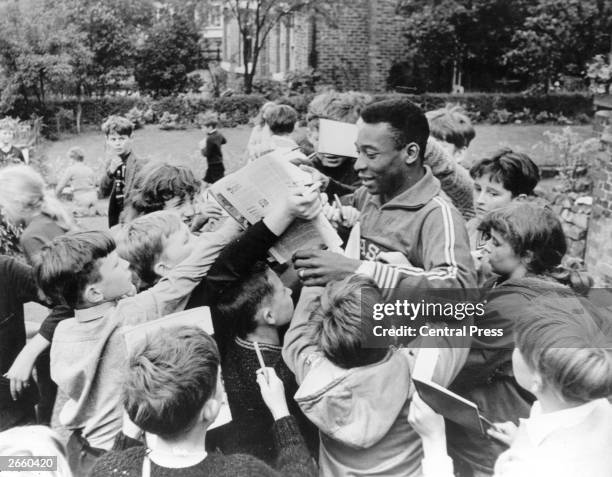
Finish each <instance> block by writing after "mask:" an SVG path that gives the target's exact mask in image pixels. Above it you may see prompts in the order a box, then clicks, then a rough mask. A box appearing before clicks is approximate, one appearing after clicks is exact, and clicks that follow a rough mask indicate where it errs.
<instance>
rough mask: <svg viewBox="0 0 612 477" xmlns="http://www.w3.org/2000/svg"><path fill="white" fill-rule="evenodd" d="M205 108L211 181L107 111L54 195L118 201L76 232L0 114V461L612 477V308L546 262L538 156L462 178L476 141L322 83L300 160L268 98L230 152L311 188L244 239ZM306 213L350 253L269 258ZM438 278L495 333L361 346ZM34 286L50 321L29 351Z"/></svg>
mask: <svg viewBox="0 0 612 477" xmlns="http://www.w3.org/2000/svg"><path fill="white" fill-rule="evenodd" d="M199 120H200V122H201V124H202V126H203V128H204V129H205V132H206V137H205V138H204V139H203V140H202V142H201V143H200V145H199V146H200V150H201V152H202V155H203V156H204V157H205V158H206V162H207V169H206V174H205V177H204V178H203V179H200V178H199V177H197V176H196V175H195V174H194V172H193V171H192V170H191V169H190V168H188V167H185V166H178V165H173V164H169V163H146V162H145V161H144V160H142V159H140V158H139V157H138V156H137V155H136V154H135V153H134V151H133V147H132V141H133V133H134V131H133V126H132V124H131V123H130V122H129V121H128V120H127V119H125V118H123V117H119V116H111V117H110V118H108V120H107V121H105V123H104V124H103V125H102V131H103V133H104V136H105V141H106V143H105V144H106V152H107V155H108V157H107V158H106V163H105V167H104V171H103V174H102V177H100V178H99V177H95V175H94V173H93V171H92V170H91V169H90V168H89V167H87V166H86V165H85V164H84V163H83V158H84V152H83V151H82V150H80V149H79V148H73V149H71V150H70V151H69V154H68V155H69V157H70V159H71V160H72V163H71V165H70V166H69V167H68V168H67V169H66V170H65V171H64V174H63V175H62V176H61V177H60V180H59V182H58V183H57V185H56V187H55V192H56V195H57V196H61V195H62V193H63V192H64V191H65V190H66V188H69V189H70V191H71V195H72V198H73V201H74V202H75V204H76V206H77V208H76V209H75V214H74V215H77V216H79V215H81V214H91V213H95V211H96V207H97V206H96V204H97V200H98V192H97V191H98V189H99V191H100V193H101V195H107V196H109V206H108V225H109V229H105V230H82V228H80V227H79V225H78V223H77V221H75V219H74V217H73V214H71V213H68V212H66V209H65V207H64V206H63V204H62V202H61V201H60V200H58V199H57V197H56V196H55V195H54V194H52V193H50V192H49V190H48V187H47V185H46V184H45V182H44V179H43V178H42V176H40V174H39V173H38V172H36V171H35V170H34V169H32V168H31V167H29V166H27V165H25V164H23V160H22V157H23V156H20V154H17V152H19V151H18V150H17V152H15V151H13V149H14V148H13V146H12V143H11V140H12V134H13V132H12V130H11V125H10V123H8V122H0V151H1V153H2V155H0V211H1V212H2V216H3V217H5V219H6V220H7V221H8V222H9V223H10V224H11V226H14V227H16V228H17V229H19V230H21V231H22V232H21V237H20V246H21V249H22V252H23V257H24V259H23V260H21V259H20V258H19V257H8V256H1V257H0V372H1V377H0V431H3V432H0V454H6V455H23V456H26V455H33V456H35V455H37V454H41V455H42V453H44V454H45V455H55V456H57V457H58V465H57V469H56V470H55V471H54V472H55V474H51V475H57V476H76V477H79V476H87V475H91V476H96V477H97V476H111V475H117V476H140V475H142V476H212V475H215V476H230V475H231V476H252V475H257V476H298V477H299V476H315V475H320V476H325V477H327V476H347V477H348V476H355V477H356V476H364V477H365V476H398V477H400V476H419V475H423V476H426V477H447V476H450V475H459V476H461V477H469V476H493V475H495V476H497V477H502V476H519V475H520V476H544V475H555V476H568V477H569V476H577V475H582V474H583V475H588V476H594V477H604V476H609V475H612V454H610V452H609V450H610V448H611V446H612V405H611V404H610V398H611V397H612V334H611V331H612V319H611V318H610V316H609V314H606V313H605V312H602V309H605V307H603V308H602V306H601V303H599V305H597V304H593V303H592V302H591V301H590V300H589V294H590V292H591V290H590V288H591V286H592V281H591V279H590V278H589V277H588V276H587V275H586V274H584V273H578V272H568V271H565V270H564V269H563V268H562V260H563V257H564V256H565V254H566V251H567V245H566V239H565V235H564V232H563V228H562V226H561V222H560V220H559V218H558V217H557V216H556V215H555V214H554V212H553V211H552V210H551V209H550V208H549V207H548V206H547V204H545V203H544V201H543V200H541V199H539V198H537V197H535V189H536V186H537V185H538V182H539V180H540V173H539V169H538V167H537V165H536V164H535V163H534V162H533V161H532V160H531V158H530V157H529V156H527V155H526V154H524V153H521V152H517V151H513V150H510V149H502V150H500V151H497V152H495V153H493V154H491V155H490V156H489V157H486V158H482V159H480V160H477V161H475V162H474V163H473V164H471V167H470V168H469V169H467V168H466V166H467V162H466V159H465V152H466V149H467V148H468V147H469V145H470V142H471V141H472V140H473V139H474V137H475V131H474V128H473V127H472V126H471V124H470V121H469V119H468V118H467V116H466V115H465V114H463V113H462V112H461V111H460V110H458V109H457V108H443V109H441V110H437V111H433V112H429V113H427V114H425V113H424V112H423V111H422V110H421V109H420V108H419V107H418V106H417V105H415V104H413V103H411V102H410V101H408V100H405V99H391V100H385V101H374V100H373V98H371V97H370V96H368V95H366V94H361V93H354V92H347V93H338V92H333V91H330V92H326V93H323V94H321V95H318V96H317V97H315V98H314V100H313V101H312V103H311V104H310V106H309V109H308V115H307V118H306V122H305V124H304V125H305V128H306V132H307V134H306V137H307V139H308V141H309V143H310V146H311V147H312V150H313V151H314V152H312V153H308V152H309V150H308V149H303V148H302V147H301V146H300V143H301V140H299V139H297V136H295V131H296V127H297V123H298V114H297V112H296V111H295V110H294V109H293V108H292V107H291V106H288V105H285V104H276V103H266V104H264V106H263V107H262V108H261V111H260V114H259V115H258V118H256V125H255V129H254V130H253V133H252V135H251V138H250V139H249V144H248V146H247V147H246V150H245V159H246V162H247V163H248V162H252V161H265V160H267V159H266V156H267V154H268V153H270V152H272V153H273V154H274V157H275V158H276V159H277V160H281V161H286V162H287V163H291V164H294V165H295V166H296V167H299V168H300V169H301V171H302V173H307V175H308V176H309V177H310V180H309V181H307V183H306V184H299V185H297V186H296V187H295V188H294V190H292V192H291V193H290V194H289V195H288V196H285V197H281V196H279V197H278V200H277V201H276V202H275V203H273V204H270V207H269V208H268V209H267V212H266V213H265V215H264V216H263V217H262V218H261V220H259V221H258V222H256V223H253V224H252V225H250V226H249V227H247V228H246V230H244V229H243V228H242V227H241V226H240V225H239V224H238V222H237V221H235V220H233V219H232V218H231V217H230V215H229V214H228V213H227V212H226V211H225V210H224V209H223V208H222V207H221V205H224V204H221V205H220V204H219V203H218V202H217V201H216V200H215V198H214V196H213V194H209V193H208V192H209V190H208V189H209V188H210V187H211V185H212V184H214V183H216V182H218V181H220V180H222V179H223V177H224V175H225V173H226V169H225V165H224V163H223V153H222V146H223V144H225V143H226V139H225V137H224V136H223V135H222V134H221V133H220V132H219V131H218V130H217V127H218V124H219V118H218V117H217V115H216V114H213V113H206V114H204V115H202V116H200V117H199ZM337 131H344V132H345V135H342V134H337V133H336V135H335V136H334V134H335V132H337ZM349 136H350V137H349ZM330 138H332V140H330ZM291 167H294V166H291ZM313 220H323V221H326V220H327V221H329V222H330V223H331V224H332V226H333V227H335V228H336V230H337V232H338V234H339V236H340V237H341V238H342V240H343V241H344V242H345V244H346V243H347V242H349V241H350V240H351V238H352V237H353V236H354V235H355V233H356V234H357V236H356V238H357V241H358V242H359V247H358V248H359V252H358V253H357V254H350V253H348V247H347V253H345V254H342V253H340V252H339V251H337V250H325V249H320V248H310V249H301V250H295V251H294V254H293V257H292V258H291V260H290V261H289V263H286V264H281V263H278V262H277V261H275V260H273V259H271V258H270V255H269V250H270V248H271V247H273V246H274V245H275V244H276V243H277V242H278V240H279V237H281V236H282V235H283V234H284V233H285V231H286V230H287V229H288V228H290V227H292V224H294V222H295V221H298V222H300V223H303V222H305V221H313ZM432 289H434V290H438V291H444V290H452V291H453V292H454V293H455V295H453V296H455V297H460V299H466V300H467V299H468V297H471V298H473V297H474V296H476V295H477V297H476V298H475V299H476V300H479V301H480V302H481V303H483V307H484V308H483V309H484V317H483V318H480V319H479V320H480V321H482V322H484V325H482V327H483V329H487V328H488V329H495V330H498V331H499V332H498V333H482V334H480V333H478V334H476V335H471V336H452V334H451V335H448V334H444V333H437V334H435V335H430V338H431V339H429V338H425V337H423V336H418V337H415V338H411V339H406V340H398V339H396V338H393V336H394V335H393V334H391V337H389V339H388V340H386V341H384V343H383V345H380V343H378V344H374V342H373V341H372V331H371V330H372V328H373V326H374V324H375V323H374V321H375V320H376V318H374V317H373V315H372V314H371V313H368V311H367V310H372V309H374V308H376V306H378V305H381V304H385V305H386V304H391V303H394V302H395V300H398V299H400V298H405V297H411V298H412V299H415V300H418V299H420V298H423V297H424V296H425V295H424V294H423V293H424V290H432ZM32 301H34V302H38V303H40V304H42V305H44V306H46V307H48V308H49V314H48V316H47V318H46V319H45V320H44V321H43V323H42V325H41V326H40V329H38V330H37V331H35V332H33V333H32V334H31V336H30V339H29V340H28V339H27V335H26V327H25V322H24V308H23V307H24V304H26V303H28V302H32ZM203 306H204V307H207V308H208V310H209V311H210V317H211V323H212V329H213V330H214V334H212V335H211V334H208V333H207V332H205V331H204V330H203V329H201V328H200V327H195V326H188V325H182V326H174V327H170V328H164V329H163V330H162V329H159V330H158V331H157V332H156V333H149V334H146V336H144V337H143V339H141V341H140V342H139V344H138V345H136V346H135V347H134V346H130V347H128V344H127V342H126V336H127V335H126V333H127V332H128V331H129V329H130V328H131V327H134V326H136V325H144V324H150V323H151V322H153V321H155V320H157V319H160V318H162V317H164V316H167V315H170V314H173V313H175V312H181V311H183V310H195V312H197V313H202V314H203V313H204V311H202V310H203V309H202V308H200V307H203ZM364 310H366V311H365V312H364ZM202 316H203V315H202ZM467 321H469V320H467ZM467 321H466V322H467ZM402 324H404V323H402ZM469 324H470V325H475V324H478V325H481V323H475V322H473V321H470V323H469ZM429 326H431V327H432V328H434V329H437V330H438V331H439V330H440V329H442V328H443V327H441V324H440V323H429ZM474 327H475V328H477V327H476V326H474ZM209 331H210V330H209ZM397 336H399V335H397ZM432 349H433V350H434V351H435V352H429V351H427V350H432ZM422 376H425V378H426V379H428V380H430V381H433V382H434V383H436V384H437V385H440V386H442V387H444V388H447V389H449V390H450V391H453V392H455V393H457V394H458V395H460V396H462V397H463V398H465V399H467V400H469V401H471V402H473V403H474V404H475V405H477V406H478V409H479V412H480V413H481V415H482V416H483V417H486V418H488V420H489V421H487V422H489V425H488V427H487V429H486V433H485V432H477V431H476V430H475V429H471V428H469V427H466V426H465V425H462V424H460V423H458V422H456V420H453V419H452V418H449V419H447V420H446V422H445V419H444V417H443V416H442V415H440V414H437V413H436V412H435V411H434V410H433V409H432V408H431V407H429V405H428V403H427V402H426V399H425V397H423V396H421V395H420V394H419V393H418V392H417V391H416V390H415V386H414V385H413V380H412V378H413V377H414V378H416V377H418V378H419V379H421V377H422ZM56 392H57V399H56ZM54 402H55V404H56V408H57V409H56V419H54V422H52V421H51V409H52V407H53V403H54ZM225 408H228V409H229V413H230V414H231V420H230V421H229V422H227V423H225V424H222V425H217V423H216V421H217V419H218V417H219V416H220V415H222V414H223V412H224V411H223V409H225ZM438 411H439V412H442V413H443V414H444V411H445V410H444V409H438ZM446 417H448V416H446ZM36 423H38V424H39V425H38V426H37V425H34V424H36ZM50 425H52V426H53V427H56V428H57V429H58V430H60V431H61V432H62V433H63V435H65V436H66V439H64V440H62V439H61V438H60V437H59V436H58V435H56V434H55V433H54V431H52V430H51V429H49V428H48V427H44V426H50ZM24 435H29V436H31V438H30V442H28V441H27V439H24V437H23V436H24Z"/></svg>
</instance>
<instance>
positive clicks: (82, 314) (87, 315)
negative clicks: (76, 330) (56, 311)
mask: <svg viewBox="0 0 612 477" xmlns="http://www.w3.org/2000/svg"><path fill="white" fill-rule="evenodd" d="M114 307H115V302H114V301H113V302H111V301H107V302H104V303H101V304H99V305H96V306H92V307H89V308H81V309H79V310H74V317H75V318H76V320H77V321H78V322H79V323H86V322H88V321H94V320H97V319H99V318H102V317H104V316H105V315H106V313H107V312H108V311H109V310H111V309H113V308H114Z"/></svg>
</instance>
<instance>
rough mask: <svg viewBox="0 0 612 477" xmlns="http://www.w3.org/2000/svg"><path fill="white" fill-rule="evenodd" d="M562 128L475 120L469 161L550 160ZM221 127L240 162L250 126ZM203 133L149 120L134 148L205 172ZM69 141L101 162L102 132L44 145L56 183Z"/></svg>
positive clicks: (228, 151) (229, 164)
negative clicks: (514, 152)
mask: <svg viewBox="0 0 612 477" xmlns="http://www.w3.org/2000/svg"><path fill="white" fill-rule="evenodd" d="M561 129H562V127H561V126H553V125H514V124H512V125H477V126H476V138H475V139H474V141H473V142H472V144H471V145H470V148H469V150H468V156H467V158H468V160H469V161H473V160H476V159H479V158H482V157H485V156H486V155H487V154H489V153H491V152H492V151H494V150H496V149H498V148H499V147H502V146H510V147H512V148H515V149H519V150H521V151H523V152H526V153H528V154H529V155H530V156H531V157H532V158H533V159H534V161H535V162H537V163H538V164H540V165H544V164H551V163H553V164H554V158H553V157H551V156H550V153H549V152H547V151H545V150H544V149H545V148H543V147H542V143H543V142H544V141H545V139H546V138H545V137H544V135H543V133H544V132H545V131H560V130H561ZM574 129H575V130H576V131H578V132H579V133H580V134H581V135H584V136H589V135H590V134H591V131H592V127H591V126H574ZM221 131H222V132H223V134H224V135H225V137H226V138H227V145H225V146H224V148H223V156H224V161H225V167H226V170H227V171H228V172H232V171H234V170H236V169H237V168H239V167H240V166H242V165H243V164H244V149H245V147H246V143H247V141H248V138H249V134H250V128H249V127H248V126H239V127H236V128H231V129H222V130H221ZM203 137H204V135H203V133H202V132H201V131H200V130H198V129H187V130H184V131H162V130H160V129H159V128H158V127H157V126H147V127H145V128H144V129H141V130H138V131H136V133H135V135H134V150H135V151H136V152H137V153H138V154H139V155H140V156H143V157H147V158H150V159H151V160H156V161H170V162H173V163H177V164H184V165H188V166H190V167H192V168H193V170H194V171H195V172H196V174H198V175H199V176H200V177H204V172H205V169H206V166H205V162H204V158H203V157H202V156H201V154H200V151H199V150H198V143H199V141H200V140H201V139H202V138H203ZM73 146H79V147H81V148H82V149H83V150H84V152H85V157H86V158H87V159H86V161H87V162H88V164H90V165H91V166H92V167H94V168H95V169H98V170H100V171H101V169H102V166H103V164H104V138H103V136H102V134H101V133H100V132H99V131H88V132H85V133H83V134H81V135H79V136H70V137H66V138H64V139H62V140H60V141H56V142H48V143H46V144H45V145H44V146H43V153H44V154H45V155H46V159H45V166H46V169H47V179H48V181H49V182H51V183H54V182H55V181H56V180H57V177H56V176H57V174H58V171H61V170H62V169H63V168H64V167H65V166H66V165H67V164H68V161H67V159H66V153H67V151H68V149H70V148H71V147H73Z"/></svg>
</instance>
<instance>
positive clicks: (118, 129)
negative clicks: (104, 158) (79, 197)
mask: <svg viewBox="0 0 612 477" xmlns="http://www.w3.org/2000/svg"><path fill="white" fill-rule="evenodd" d="M102 131H103V132H104V136H105V137H106V147H107V151H108V153H109V156H110V158H109V160H108V163H107V164H106V170H105V172H106V173H105V174H104V177H102V181H101V183H100V191H101V193H102V196H104V197H106V196H108V195H110V198H109V201H108V226H109V227H112V226H113V225H117V224H118V223H119V216H120V214H121V211H122V210H123V207H124V205H125V204H126V203H127V200H128V198H129V195H130V193H131V192H132V190H133V188H134V185H135V180H136V175H137V173H138V171H139V170H140V169H141V168H142V165H143V162H142V160H141V159H138V158H137V157H136V156H135V155H134V153H133V152H132V133H133V132H134V125H133V124H132V122H131V121H130V120H128V119H126V118H124V117H122V116H110V117H109V118H108V119H107V120H106V121H105V122H104V124H102Z"/></svg>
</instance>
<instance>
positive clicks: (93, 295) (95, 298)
mask: <svg viewBox="0 0 612 477" xmlns="http://www.w3.org/2000/svg"><path fill="white" fill-rule="evenodd" d="M83 298H84V299H85V301H86V302H88V303H95V304H98V303H102V302H103V301H104V293H103V292H102V290H100V288H99V287H98V286H97V284H95V283H94V284H92V285H88V286H87V288H85V291H84V292H83Z"/></svg>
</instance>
